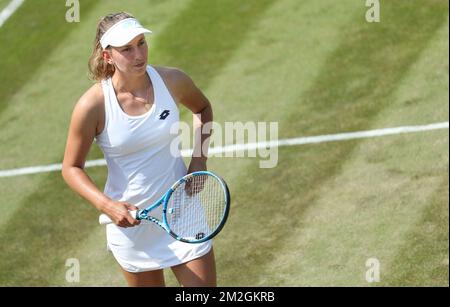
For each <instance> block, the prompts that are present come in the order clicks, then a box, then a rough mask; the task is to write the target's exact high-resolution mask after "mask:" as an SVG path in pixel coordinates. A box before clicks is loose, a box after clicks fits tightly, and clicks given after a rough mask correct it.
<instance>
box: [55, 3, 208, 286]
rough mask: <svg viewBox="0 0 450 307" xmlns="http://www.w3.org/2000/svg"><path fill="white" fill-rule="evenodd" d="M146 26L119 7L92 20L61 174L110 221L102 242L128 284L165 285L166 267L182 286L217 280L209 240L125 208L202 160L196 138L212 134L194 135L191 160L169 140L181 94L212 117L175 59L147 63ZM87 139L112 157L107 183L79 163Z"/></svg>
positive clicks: (199, 122) (202, 117) (200, 119)
mask: <svg viewBox="0 0 450 307" xmlns="http://www.w3.org/2000/svg"><path fill="white" fill-rule="evenodd" d="M146 33H151V31H150V30H148V29H145V28H144V27H143V26H142V25H141V24H140V23H139V22H138V20H136V19H135V18H134V17H133V16H132V15H131V14H128V13H125V12H120V13H115V14H110V15H107V16H105V17H103V18H102V19H101V20H100V22H99V23H98V26H97V34H96V37H95V43H94V50H93V53H92V55H91V58H90V60H89V70H90V73H91V75H92V78H93V79H94V80H95V81H96V83H95V84H94V85H93V86H92V87H91V88H90V89H89V90H87V91H86V93H84V95H82V97H81V98H80V99H79V101H78V102H77V104H76V106H75V108H74V110H73V114H72V119H71V123H70V128H69V132H68V138H67V144H66V150H65V155H64V162H63V170H62V175H63V177H64V180H65V181H66V182H67V184H68V185H69V186H70V187H71V188H72V189H73V190H74V191H75V192H77V193H78V194H79V195H81V196H82V197H83V198H85V199H86V200H88V201H89V202H90V203H91V204H92V205H93V206H95V207H96V208H97V209H98V210H99V211H101V212H103V213H105V214H106V215H108V216H109V217H110V218H111V220H112V221H113V222H114V223H113V224H109V225H108V226H107V230H106V234H107V246H108V249H109V250H111V251H112V253H113V255H114V257H115V259H116V260H117V262H118V263H119V265H120V266H121V268H122V271H123V274H124V275H125V278H126V280H127V282H128V284H129V285H130V286H164V285H165V281H164V274H163V269H164V268H169V267H170V268H171V269H172V271H173V272H174V274H175V276H176V278H177V279H178V281H179V283H180V284H181V285H183V286H216V270H215V260H214V253H213V249H212V244H211V242H210V241H207V242H205V243H200V244H188V243H183V242H180V241H177V240H175V239H173V238H172V237H171V236H169V235H168V234H167V233H166V232H165V231H164V230H162V229H161V228H160V227H158V226H156V225H155V224H154V223H145V222H144V221H143V222H140V221H137V220H135V219H134V218H133V217H132V216H131V215H130V214H129V213H128V211H129V210H136V209H137V208H142V207H145V206H148V205H149V204H152V203H153V202H154V201H156V200H158V199H159V198H160V197H161V196H162V195H163V194H164V193H165V192H166V191H167V190H168V189H169V188H170V187H171V185H172V184H173V183H174V182H175V181H177V180H178V179H179V178H181V177H182V176H184V175H186V174H187V173H191V172H194V171H200V170H206V153H204V152H202V150H201V146H202V145H203V144H204V143H205V144H206V145H205V147H206V148H207V142H208V140H207V139H208V138H209V134H206V133H205V134H202V135H201V137H200V140H201V142H198V144H195V145H194V152H196V153H198V154H196V155H195V156H193V157H192V159H191V162H190V165H189V168H188V169H186V166H185V164H184V162H183V159H182V157H181V156H180V155H179V152H177V151H178V147H177V146H173V144H172V143H173V141H174V139H176V135H174V134H173V133H170V129H171V127H172V126H173V125H175V126H176V125H177V123H178V122H179V110H178V104H183V105H184V106H185V107H187V108H188V109H189V110H191V111H192V113H193V118H194V129H196V128H201V127H202V126H203V125H204V124H205V123H208V122H212V119H213V115H212V109H211V105H210V103H209V101H208V99H207V98H206V97H205V96H204V95H203V94H202V92H201V91H200V90H199V89H198V88H197V87H196V86H195V84H194V83H193V81H192V80H191V78H190V77H188V76H187V75H186V74H185V73H183V72H182V71H180V70H178V69H174V68H165V67H154V66H151V65H147V55H148V46H147V42H146V38H145V34H146ZM197 130H198V129H197ZM93 141H95V142H96V143H97V144H98V145H99V147H100V148H101V149H102V151H103V154H104V156H105V159H106V161H107V166H108V178H107V182H106V185H105V188H104V191H103V192H101V191H100V190H99V189H98V188H97V187H96V185H95V184H94V183H93V181H92V180H91V179H90V178H89V176H88V175H87V173H86V172H85V170H84V164H85V161H86V156H87V154H88V152H89V149H90V146H91V144H92V142H93ZM205 147H204V148H205Z"/></svg>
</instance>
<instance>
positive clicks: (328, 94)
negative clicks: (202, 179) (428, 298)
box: [0, 0, 449, 286]
mask: <svg viewBox="0 0 450 307" xmlns="http://www.w3.org/2000/svg"><path fill="white" fill-rule="evenodd" d="M62 2H64V1H62ZM62 2H61V3H59V2H57V1H52V0H42V1H39V2H38V1H26V2H25V3H24V4H23V6H22V7H21V8H20V9H19V10H18V11H17V12H16V13H15V14H14V15H13V16H12V17H11V19H9V20H8V22H7V23H6V24H5V25H4V26H3V27H1V28H0V45H1V46H2V48H0V67H1V69H0V79H1V80H6V82H1V83H0V93H1V95H0V125H1V127H0V128H1V129H0V153H1V155H0V169H2V170H3V169H11V168H17V167H25V166H34V165H45V164H51V163H58V162H60V161H61V160H62V157H63V151H64V146H65V139H66V134H67V128H68V124H69V119H70V113H71V111H72V109H73V106H74V104H75V103H76V101H77V99H78V98H79V97H80V96H81V95H82V93H83V92H84V91H85V90H86V89H87V88H88V87H89V86H90V84H91V83H90V81H89V80H88V79H87V77H86V73H87V59H88V57H89V54H90V49H91V45H92V40H93V38H94V34H95V27H96V23H97V21H98V19H99V18H100V17H101V16H103V15H105V14H107V13H110V12H113V11H118V10H125V11H128V12H131V13H133V14H134V15H135V16H136V17H137V18H138V19H140V20H141V22H142V23H143V24H144V25H146V26H148V27H150V28H151V29H152V30H153V31H154V34H153V35H152V36H150V37H149V45H150V51H149V59H150V62H151V63H152V64H157V65H165V66H175V67H179V68H181V69H183V70H184V71H186V72H187V73H188V74H189V75H190V76H191V77H192V78H193V79H194V80H195V82H196V83H197V84H198V85H199V87H200V88H201V89H202V90H203V91H204V92H205V94H206V95H207V96H208V97H209V99H210V100H211V102H212V104H213V109H214V113H215V120H216V121H217V122H219V123H223V122H225V121H242V122H247V121H255V122H256V121H265V122H270V121H276V122H278V123H279V130H280V131H279V137H280V138H288V137H298V136H310V135H320V134H331V133H340V132H349V131H359V130H366V129H377V128H384V127H396V126H402V125H415V124H428V123H434V122H443V121H448V117H449V111H448V110H449V106H448V99H449V97H448V96H449V94H448V93H449V89H448V84H449V79H448V67H449V64H448V47H449V45H448V34H449V33H448V28H449V27H448V24H449V20H448V2H447V1H445V0H428V1H424V0H422V1H419V0H413V1H406V0H401V1H381V22H380V23H367V22H366V21H365V19H364V16H365V12H366V10H367V8H366V7H365V6H364V1H354V0H343V1H332V0H320V1H312V0H311V1H296V0H279V1H269V0H249V1H237V0H221V1H208V0H191V1H188V0H167V1H161V0H152V1H150V0H147V1H137V0H133V1H127V2H126V4H124V2H123V1H119V0H112V1H87V0H86V1H80V2H81V22H80V23H72V24H69V23H66V22H65V20H64V16H65V10H66V9H67V8H66V7H65V6H64V3H62ZM2 4H3V2H0V7H2ZM24 20H26V21H27V22H26V23H24V22H23V21H24ZM25 37H26V38H27V39H25ZM190 118H191V116H190V115H189V113H188V112H187V111H186V110H184V109H183V110H182V119H183V120H186V121H190ZM239 141H245V140H239ZM448 143H449V134H448V130H439V131H432V132H423V133H415V134H407V135H396V136H388V137H382V138H373V139H364V140H352V141H345V142H337V143H323V144H316V145H305V146H296V147H282V148H279V150H278V165H277V167H276V168H273V169H261V168H259V160H258V159H255V158H211V159H210V160H209V162H208V165H209V168H210V169H212V170H214V171H216V172H218V173H220V174H221V175H222V176H223V177H224V178H226V180H227V182H228V183H229V186H230V190H231V193H232V198H233V203H232V210H231V215H230V218H229V221H228V223H227V225H226V227H225V229H224V231H223V233H222V234H221V235H220V237H218V238H217V239H216V240H215V252H216V257H217V268H218V282H219V285H221V286H310V285H317V286H388V285H394V286H404V285H415V286H418V285H420V286H434V285H436V286H448V278H449V274H448V272H449V268H448V259H449V255H448V250H449V246H448V242H449V237H448V221H449V218H448V212H449V209H448V191H449V183H448V161H449V156H448V145H449V144H448ZM97 158H102V154H101V152H100V151H99V150H98V148H97V147H96V146H93V148H92V150H91V152H90V154H89V159H97ZM87 171H88V173H89V175H90V176H91V177H92V178H93V179H94V181H95V182H96V183H97V184H98V185H99V186H100V187H103V185H104V182H105V179H106V168H104V167H97V168H90V169H88V170H87ZM0 195H1V198H0V199H1V201H0V204H1V208H2V214H1V215H0V228H1V229H0V255H1V256H0V285H44V286H46V285H52V286H53V285H62V286H78V285H80V286H86V285H88V286H91V285H120V286H121V285H125V282H124V280H123V277H122V276H121V274H120V272H119V270H118V266H117V264H116V263H115V261H114V259H113V257H112V255H111V254H110V253H107V252H106V250H105V233H104V228H102V227H100V226H99V225H98V224H97V217H98V212H96V211H95V210H94V209H93V208H92V207H91V206H90V205H89V204H88V203H87V202H85V201H83V200H82V199H81V198H79V197H78V196H76V195H75V194H74V193H73V192H72V191H71V190H70V189H69V188H68V187H67V186H66V184H65V183H64V182H63V180H62V178H61V176H60V174H59V173H58V172H55V173H47V174H36V175H27V176H18V177H9V178H0ZM372 257H375V258H377V259H379V261H380V263H381V282H380V283H375V284H369V283H367V282H366V280H365V272H366V270H367V269H368V268H366V267H365V263H366V260H367V259H368V258H372ZM67 258H78V259H79V261H80V264H81V282H80V283H77V284H72V283H67V282H66V280H65V274H66V270H67V267H65V261H66V259H67ZM166 279H167V284H168V285H172V286H173V285H177V283H176V281H175V279H174V277H173V276H172V274H171V273H170V272H169V271H167V272H166Z"/></svg>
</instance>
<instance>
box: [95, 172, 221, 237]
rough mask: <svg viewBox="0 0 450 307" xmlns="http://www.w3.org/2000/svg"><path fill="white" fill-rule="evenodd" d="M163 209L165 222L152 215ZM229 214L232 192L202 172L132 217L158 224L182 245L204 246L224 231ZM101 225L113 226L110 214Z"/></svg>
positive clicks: (210, 175)
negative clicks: (157, 209)
mask: <svg viewBox="0 0 450 307" xmlns="http://www.w3.org/2000/svg"><path fill="white" fill-rule="evenodd" d="M159 206H162V218H161V220H159V219H157V218H156V217H154V216H151V215H150V213H151V212H152V211H153V210H155V209H156V208H158V207H159ZM229 211H230V192H229V190H228V187H227V184H226V183H225V181H224V180H223V179H222V178H220V177H219V176H217V175H216V174H214V173H212V172H209V171H200V172H193V173H191V174H188V175H186V176H184V177H183V178H181V179H179V180H178V181H177V182H175V183H174V184H173V185H172V187H171V188H170V189H169V190H168V191H167V192H166V194H164V195H163V196H162V197H161V198H160V199H159V200H158V201H156V202H155V203H154V204H152V205H151V206H149V207H147V208H145V209H141V210H137V211H130V214H131V215H132V216H133V217H134V218H135V219H137V220H148V221H151V222H153V223H155V224H156V225H158V226H160V227H161V228H163V229H164V230H165V231H166V232H167V233H168V234H170V235H171V236H172V237H174V238H175V239H177V240H179V241H182V242H186V243H201V242H205V241H208V240H210V239H212V238H213V237H215V236H216V235H217V234H218V233H219V232H220V231H221V230H222V228H223V226H224V225H225V222H226V220H227V217H228V212H229ZM99 222H100V224H111V223H112V221H111V219H110V218H109V217H108V216H107V215H106V214H102V215H100V218H99Z"/></svg>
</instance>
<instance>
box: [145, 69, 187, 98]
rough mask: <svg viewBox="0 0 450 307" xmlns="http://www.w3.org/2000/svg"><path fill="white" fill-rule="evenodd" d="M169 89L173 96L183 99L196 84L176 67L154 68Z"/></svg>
mask: <svg viewBox="0 0 450 307" xmlns="http://www.w3.org/2000/svg"><path fill="white" fill-rule="evenodd" d="M154 68H155V69H156V71H157V72H158V74H159V75H160V76H161V78H162V79H163V81H164V83H165V84H166V86H167V87H168V88H169V90H170V92H171V93H172V95H174V96H176V97H177V98H181V97H182V96H183V95H184V93H186V91H188V90H189V89H191V88H192V87H194V82H193V81H192V79H191V77H189V76H188V74H187V73H185V72H184V71H183V70H181V69H179V68H176V67H163V66H154Z"/></svg>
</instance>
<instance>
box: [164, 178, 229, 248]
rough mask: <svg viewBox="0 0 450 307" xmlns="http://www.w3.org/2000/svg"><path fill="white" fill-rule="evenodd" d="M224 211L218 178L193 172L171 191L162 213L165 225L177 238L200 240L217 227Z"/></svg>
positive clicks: (224, 205) (223, 195) (223, 198)
mask: <svg viewBox="0 0 450 307" xmlns="http://www.w3.org/2000/svg"><path fill="white" fill-rule="evenodd" d="M225 210H226V199H225V194H224V190H223V187H222V185H221V183H220V181H219V180H217V179H216V178H215V177H212V176H209V175H197V176H193V177H191V178H189V179H188V180H187V181H185V182H184V183H182V184H180V185H179V186H178V187H177V188H176V189H175V191H173V193H172V196H171V198H170V199H169V203H168V211H167V213H166V218H167V224H168V225H169V228H170V229H171V230H172V232H174V233H175V234H176V235H177V236H179V237H181V238H184V239H186V240H190V241H195V240H201V239H203V238H204V237H206V236H209V235H211V234H212V233H213V232H214V231H215V230H216V229H217V228H218V227H219V226H220V224H221V222H222V219H223V217H224V214H225Z"/></svg>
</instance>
